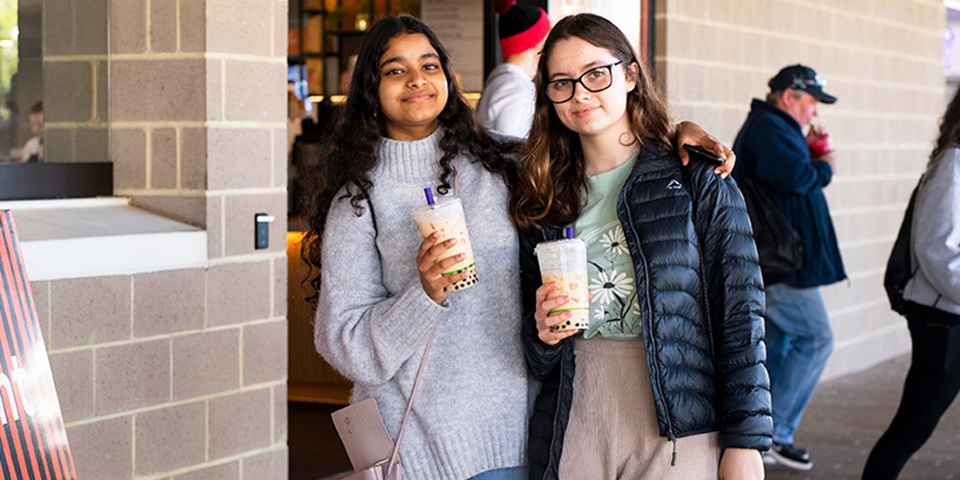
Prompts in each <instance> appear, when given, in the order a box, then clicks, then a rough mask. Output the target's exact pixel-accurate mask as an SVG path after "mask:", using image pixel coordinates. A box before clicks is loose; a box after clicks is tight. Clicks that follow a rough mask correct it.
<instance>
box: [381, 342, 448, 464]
mask: <svg viewBox="0 0 960 480" xmlns="http://www.w3.org/2000/svg"><path fill="white" fill-rule="evenodd" d="M436 335H437V330H436V329H434V330H433V332H432V333H430V338H429V339H428V340H427V347H426V348H425V349H424V350H423V358H422V359H420V369H419V370H417V378H416V380H414V381H413V390H411V391H410V400H409V401H408V402H407V411H406V412H404V414H403V422H401V423H400V431H399V432H398V433H397V443H396V444H394V446H393V454H391V455H390V462H388V463H387V471H386V472H385V474H386V475H385V476H386V478H390V472H391V471H392V470H393V467H394V465H396V463H397V453H398V452H399V451H400V441H401V440H403V431H404V430H405V429H406V427H407V418H408V417H409V416H410V410H412V409H413V399H414V398H416V396H417V388H419V387H420V377H421V376H423V368H424V367H426V366H427V355H428V354H429V353H430V346H431V345H433V337H435V336H436Z"/></svg>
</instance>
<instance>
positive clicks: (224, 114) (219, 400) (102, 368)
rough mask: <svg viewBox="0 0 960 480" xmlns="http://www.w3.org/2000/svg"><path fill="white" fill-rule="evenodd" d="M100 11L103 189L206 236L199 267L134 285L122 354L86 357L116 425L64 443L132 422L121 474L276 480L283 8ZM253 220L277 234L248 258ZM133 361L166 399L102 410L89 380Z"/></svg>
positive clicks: (108, 349) (280, 414) (208, 2)
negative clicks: (261, 217)
mask: <svg viewBox="0 0 960 480" xmlns="http://www.w3.org/2000/svg"><path fill="white" fill-rule="evenodd" d="M61 1H67V0H61ZM109 7H110V8H109V28H110V37H109V38H110V45H109V50H110V54H109V93H108V94H107V96H108V98H109V120H110V121H109V146H110V158H111V160H112V161H113V164H114V187H115V192H116V194H117V195H120V196H128V197H130V198H131V199H132V202H133V204H134V205H135V206H137V207H140V208H142V209H145V210H149V211H153V212H156V213H159V214H161V215H164V216H166V217H169V218H173V219H176V220H180V221H182V222H185V223H189V224H191V225H194V226H197V227H200V228H203V229H205V230H206V231H207V235H208V257H209V263H208V265H207V267H206V268H205V269H199V270H179V271H171V272H157V273H147V274H138V275H135V276H133V278H132V279H130V282H132V283H131V285H130V287H129V288H132V293H129V294H130V295H131V302H132V305H131V307H130V310H131V311H132V313H131V316H132V324H133V326H132V329H131V328H130V327H128V330H130V332H129V333H130V335H129V337H124V338H129V340H123V342H128V343H130V345H129V346H127V345H125V344H124V345H110V346H100V347H97V346H94V347H93V348H94V349H96V351H97V354H96V360H95V363H94V365H93V368H94V369H95V370H96V378H97V382H98V386H97V387H96V388H97V389H98V390H97V391H98V394H97V397H96V398H97V405H96V408H95V412H94V415H95V416H96V415H100V414H101V413H104V414H107V413H109V414H112V415H114V417H117V415H118V414H119V415H120V416H119V417H117V418H115V419H114V420H108V419H104V420H102V421H101V420H93V421H90V420H87V421H86V422H85V423H84V424H82V425H76V426H75V428H74V429H73V430H72V431H70V432H69V433H70V434H75V435H76V436H77V437H78V438H80V439H81V441H83V440H93V439H96V438H99V435H100V434H99V433H95V432H94V430H95V429H94V428H93V426H96V427H97V428H101V427H102V428H116V429H117V430H118V431H121V432H122V431H124V430H126V432H127V433H124V436H129V435H130V433H129V432H131V425H132V428H133V430H132V432H133V433H132V435H133V436H134V438H136V442H135V444H136V448H135V450H134V451H130V452H128V454H129V455H131V457H132V458H133V459H134V461H133V462H132V465H133V472H132V474H133V476H144V475H147V476H150V475H159V474H175V475H173V476H178V475H179V474H180V473H183V472H190V473H191V474H193V475H197V478H212V477H214V476H216V477H217V478H221V477H223V478H227V477H229V478H239V479H241V480H248V479H262V478H278V479H282V478H286V476H287V470H288V467H287V447H286V439H287V425H286V376H287V369H286V363H287V322H286V278H287V274H286V269H287V260H286V235H285V234H286V211H287V191H286V184H287V179H286V163H287V158H286V143H285V142H286V121H285V119H286V110H285V109H286V37H287V33H286V31H287V0H111V1H110V6H109ZM261 212H262V213H268V214H271V215H273V216H275V218H276V221H275V222H274V223H273V224H272V225H271V226H270V231H271V234H270V247H269V248H268V249H264V250H256V249H255V248H254V215H255V214H256V213H261ZM59 286H60V284H59V283H54V284H53V285H51V287H50V290H51V294H50V295H51V298H52V299H53V300H55V299H56V297H62V296H63V295H70V296H73V295H75V292H77V290H76V289H75V288H69V293H67V290H66V289H67V285H64V287H63V288H64V289H65V290H64V293H57V288H58V287H59ZM51 316H53V315H52V314H51ZM52 323H53V324H55V323H56V319H55V318H54V319H53V320H52ZM51 329H52V330H57V327H56V326H53V327H51ZM85 345H90V344H89V343H86V344H85ZM54 348H57V344H56V343H55V344H54ZM84 348H86V347H84ZM69 353H70V352H64V354H63V356H62V358H63V359H64V361H63V362H59V364H60V365H62V367H61V368H68V366H67V365H66V362H65V360H66V358H67V356H68V354H69ZM154 359H155V360H156V361H153V360H154ZM131 364H132V365H134V367H133V368H132V369H133V371H134V372H135V373H136V375H135V377H136V378H139V375H140V374H143V375H150V376H152V377H153V378H155V379H156V380H160V381H164V383H162V385H163V388H161V389H160V390H159V391H157V392H153V393H155V395H154V394H151V393H150V392H146V391H143V392H140V393H141V395H139V396H138V398H137V400H136V403H135V404H126V403H124V400H122V399H118V400H117V401H116V402H114V403H113V404H110V403H109V401H110V398H109V390H110V389H112V388H114V387H113V386H112V385H113V384H115V383H114V382H110V381H109V380H104V381H103V383H104V385H103V386H102V387H101V386H100V385H99V383H101V379H107V378H116V379H118V380H117V381H118V382H121V383H122V382H124V381H127V382H133V383H137V382H138V380H136V379H135V378H128V376H129V372H127V371H126V370H124V369H125V368H130V367H129V366H130V365H131ZM125 372H126V373H125ZM167 377H169V383H166V382H165V379H166V378H167ZM125 378H126V380H124V379H125ZM144 388H146V389H149V388H152V387H150V386H148V385H145V386H144ZM101 389H103V393H100V390H101ZM240 419H242V421H241V420H240ZM87 427H90V428H87ZM96 431H97V432H99V430H96ZM164 439H166V440H164ZM71 440H72V441H73V437H71ZM79 448H80V449H81V450H83V449H84V447H79ZM123 448H124V447H123V446H122V445H118V446H115V449H119V450H121V452H120V453H118V455H120V456H123V453H122V449H123ZM126 448H128V449H129V448H130V446H129V445H128V446H127V447H126ZM95 455H96V454H95V453H94V452H89V453H86V452H82V453H81V454H80V455H78V457H81V458H79V459H78V463H80V464H84V465H85V467H86V468H87V470H84V468H83V467H81V466H79V465H78V472H81V471H87V472H91V471H92V472H97V470H96V469H97V468H101V467H102V466H100V467H98V466H97V465H99V463H100V462H99V459H97V457H96V456H95ZM125 461H126V460H124V462H125ZM123 468H129V467H127V466H123ZM237 472H240V474H238V473H237ZM101 473H102V472H101ZM81 476H82V475H81ZM93 476H96V475H93Z"/></svg>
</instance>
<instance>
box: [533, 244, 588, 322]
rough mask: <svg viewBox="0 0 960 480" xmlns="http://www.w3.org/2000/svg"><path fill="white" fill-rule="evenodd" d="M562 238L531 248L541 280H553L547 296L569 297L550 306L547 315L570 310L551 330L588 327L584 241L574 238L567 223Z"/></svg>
mask: <svg viewBox="0 0 960 480" xmlns="http://www.w3.org/2000/svg"><path fill="white" fill-rule="evenodd" d="M565 236H566V238H565V239H562V240H554V241H551V242H543V243H540V244H538V245H537V247H536V248H535V249H534V250H533V253H534V255H536V256H537V261H538V262H539V263H540V278H541V279H542V280H543V283H544V284H546V283H548V282H556V284H557V288H555V289H553V290H551V291H550V293H548V294H547V300H550V299H553V298H557V297H559V296H562V295H566V296H567V297H569V301H567V303H565V304H563V305H560V306H559V307H558V308H556V309H554V310H551V311H550V313H549V314H550V315H556V314H558V313H563V312H570V313H571V314H572V315H571V316H570V318H568V319H567V320H566V321H564V322H563V323H561V324H559V325H554V326H553V328H552V330H553V331H554V332H562V331H566V330H586V329H587V328H589V327H590V298H589V291H588V289H587V286H588V281H589V280H588V278H587V245H586V244H585V243H583V240H580V239H579V238H573V228H572V227H567V228H566V230H565Z"/></svg>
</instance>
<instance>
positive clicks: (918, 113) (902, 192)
mask: <svg viewBox="0 0 960 480" xmlns="http://www.w3.org/2000/svg"><path fill="white" fill-rule="evenodd" d="M656 6H657V11H656V45H655V48H656V67H655V68H656V75H657V77H658V81H660V82H661V84H662V86H663V88H664V89H665V91H666V93H667V96H668V98H669V100H670V102H671V104H672V106H673V108H674V114H675V116H676V117H677V118H680V119H693V120H695V121H697V122H699V123H700V124H701V125H703V126H704V127H706V128H707V129H708V130H709V131H711V132H714V133H715V134H716V135H717V136H718V137H719V138H720V139H722V140H723V141H725V142H728V144H732V142H733V140H734V137H735V136H736V133H737V131H738V130H739V128H740V126H741V124H742V123H743V120H744V119H745V118H746V115H747V112H748V111H749V104H750V100H751V98H754V97H758V98H763V97H764V96H765V94H766V93H767V91H768V90H769V89H768V87H767V81H768V80H769V79H770V78H771V77H772V76H773V75H774V74H775V73H776V72H777V71H778V70H779V69H780V68H781V67H783V66H786V65H789V64H793V63H798V62H799V63H804V64H807V65H810V66H812V67H813V68H815V69H816V70H817V72H818V73H819V74H820V75H821V77H823V78H824V79H826V80H827V88H826V90H827V91H828V92H830V93H831V94H833V95H836V96H837V97H838V98H839V101H838V102H837V103H836V104H834V105H829V106H821V108H820V109H819V111H820V116H819V117H820V118H819V119H817V120H815V122H816V123H820V124H822V125H824V126H826V127H827V128H828V129H829V130H830V132H831V134H832V136H833V138H834V143H835V146H836V149H837V164H838V170H837V174H836V176H835V177H834V180H833V183H832V184H831V185H830V186H828V187H827V188H826V190H825V192H826V195H827V198H828V201H829V203H830V207H831V211H832V214H833V219H834V224H835V226H836V229H837V235H838V237H839V241H840V247H841V250H842V253H843V257H844V261H845V264H846V268H847V273H848V275H849V278H850V280H849V282H842V283H839V284H836V285H832V286H829V287H826V288H824V289H823V292H824V296H825V299H826V301H827V308H828V310H829V312H830V318H831V322H832V324H833V328H834V331H835V333H836V349H835V352H834V354H833V357H832V358H831V361H830V364H829V365H828V367H827V372H826V373H825V378H829V377H832V376H837V375H841V374H843V373H846V372H851V371H856V370H859V369H862V368H865V367H868V366H870V365H873V364H875V363H877V362H880V361H882V360H884V359H887V358H890V357H892V356H895V355H899V354H902V353H904V352H906V351H908V350H909V334H908V333H907V331H906V328H905V323H904V321H903V319H902V318H901V317H898V316H897V315H895V314H894V313H892V312H891V311H890V309H889V307H888V305H887V300H886V297H885V294H884V292H883V288H882V277H883V269H884V266H885V263H886V258H887V256H888V255H889V252H890V248H891V246H892V244H893V240H894V238H895V237H896V233H897V228H898V226H899V223H900V219H901V217H902V212H903V209H904V208H905V206H906V203H907V200H908V199H909V195H910V191H911V190H912V188H913V186H914V185H915V184H916V180H917V178H918V177H919V174H920V172H922V170H923V168H924V165H925V163H926V161H927V155H928V154H929V152H930V149H931V148H932V145H933V144H932V142H933V140H934V139H935V135H936V129H937V121H938V119H939V116H940V115H941V114H942V111H943V109H944V108H945V104H944V100H943V98H944V95H945V92H944V89H945V79H944V74H943V70H942V60H941V58H942V46H943V44H942V36H941V31H942V29H943V27H944V25H945V22H946V13H945V10H944V7H943V2H941V1H939V0H896V1H872V0H844V1H840V0H819V1H807V0H663V1H658V2H656Z"/></svg>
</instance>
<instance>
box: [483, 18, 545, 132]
mask: <svg viewBox="0 0 960 480" xmlns="http://www.w3.org/2000/svg"><path fill="white" fill-rule="evenodd" d="M496 8H497V12H498V13H499V14H500V19H499V21H498V22H497V27H498V28H499V34H498V35H499V37H500V50H501V52H502V53H503V60H504V62H503V63H501V64H500V65H498V66H497V67H496V68H494V69H493V70H491V71H490V75H488V76H487V81H486V84H485V87H484V89H483V94H482V95H481V96H480V103H478V104H477V114H478V115H479V117H480V124H481V125H483V127H484V128H486V129H488V130H490V131H493V132H496V133H499V134H501V135H509V136H511V137H517V138H526V137H527V133H529V132H530V124H531V123H533V104H534V100H535V98H536V93H537V92H536V88H535V87H534V85H533V76H534V75H535V74H536V73H537V59H538V58H539V56H540V49H541V48H542V47H543V41H544V40H546V38H547V34H548V33H550V19H549V18H548V17H547V12H545V11H543V9H542V8H536V7H531V6H527V5H516V4H514V0H498V1H497V4H496Z"/></svg>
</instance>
